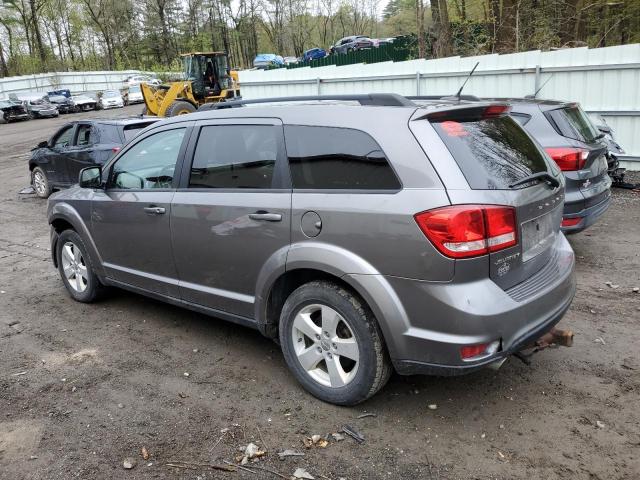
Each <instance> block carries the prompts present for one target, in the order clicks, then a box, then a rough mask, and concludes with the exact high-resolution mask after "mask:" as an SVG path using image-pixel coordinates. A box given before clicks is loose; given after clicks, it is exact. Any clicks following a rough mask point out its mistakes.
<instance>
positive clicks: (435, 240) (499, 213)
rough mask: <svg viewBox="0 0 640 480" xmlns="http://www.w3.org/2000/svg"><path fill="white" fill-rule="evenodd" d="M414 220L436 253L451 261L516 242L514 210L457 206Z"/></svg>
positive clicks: (481, 206) (438, 210)
mask: <svg viewBox="0 0 640 480" xmlns="http://www.w3.org/2000/svg"><path fill="white" fill-rule="evenodd" d="M414 218H415V220H416V223H417V224H418V226H419V227H420V230H422V233H424V234H425V236H426V237H427V238H428V239H429V240H430V241H431V243H432V244H433V245H434V246H435V247H436V248H437V249H438V251H439V252H440V253H442V254H443V255H446V256H447V257H451V258H469V257H477V256H479V255H486V254H487V253H489V252H497V251H498V250H503V249H505V248H508V247H512V246H513V245H516V244H517V243H518V239H517V234H516V213H515V209H514V208H513V207H506V206H498V205H456V206H452V207H443V208H436V209H434V210H428V211H426V212H421V213H417V214H416V215H415V216H414Z"/></svg>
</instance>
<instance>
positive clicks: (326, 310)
mask: <svg viewBox="0 0 640 480" xmlns="http://www.w3.org/2000/svg"><path fill="white" fill-rule="evenodd" d="M279 334H280V344H281V345H282V351H283V354H284V358H285V361H286V362H287V365H288V366H289V369H290V370H291V371H292V372H293V374H294V376H295V377H296V379H297V380H298V381H299V382H300V383H301V384H302V386H303V387H304V388H305V389H306V390H307V391H308V392H310V393H311V394H312V395H314V396H315V397H317V398H319V399H321V400H324V401H326V402H329V403H334V404H336V405H356V404H358V403H360V402H363V401H365V400H366V399H368V398H370V397H371V396H373V395H374V394H375V393H376V392H377V391H378V390H380V389H381V388H382V387H383V386H384V385H385V384H386V383H387V380H388V379H389V377H390V375H391V362H390V360H389V357H388V354H387V352H386V349H385V346H384V341H383V338H382V333H381V331H380V327H379V326H378V324H377V322H376V319H375V318H374V316H373V313H372V312H371V310H370V309H369V307H368V306H367V305H366V304H365V303H364V302H363V301H362V300H361V299H360V298H359V297H358V296H356V295H354V294H353V293H352V292H351V291H349V290H347V289H345V288H343V287H341V286H340V285H337V284H335V283H332V282H328V281H314V282H310V283H307V284H305V285H303V286H301V287H299V288H298V289H296V290H295V291H294V292H293V293H292V294H291V295H290V296H289V298H288V299H287V301H286V302H285V304H284V307H283V309H282V313H281V315H280V332H279Z"/></svg>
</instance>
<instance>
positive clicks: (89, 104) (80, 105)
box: [0, 79, 144, 123]
mask: <svg viewBox="0 0 640 480" xmlns="http://www.w3.org/2000/svg"><path fill="white" fill-rule="evenodd" d="M135 81H136V80H133V79H132V80H131V82H132V83H131V85H130V86H128V87H127V88H125V89H123V90H122V91H120V90H104V91H99V92H82V93H79V94H72V93H71V92H70V91H69V90H56V91H53V92H48V93H20V94H10V95H9V97H8V98H6V99H0V112H1V115H0V123H8V122H13V121H18V120H28V119H32V118H51V117H57V116H58V115H59V114H68V113H78V112H88V111H92V110H103V109H108V108H122V107H124V106H125V105H129V104H134V103H142V102H144V98H143V96H142V90H141V88H140V83H142V82H139V83H135Z"/></svg>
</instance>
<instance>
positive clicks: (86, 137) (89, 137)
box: [76, 125, 95, 147]
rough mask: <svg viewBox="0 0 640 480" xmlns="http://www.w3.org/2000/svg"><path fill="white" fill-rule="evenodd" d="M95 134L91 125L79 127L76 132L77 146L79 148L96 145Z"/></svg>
mask: <svg viewBox="0 0 640 480" xmlns="http://www.w3.org/2000/svg"><path fill="white" fill-rule="evenodd" d="M94 137H95V134H94V132H93V131H92V128H91V125H78V129H77V130H76V145H77V146H78V147H86V146H87V145H93V144H94V143H95V139H94Z"/></svg>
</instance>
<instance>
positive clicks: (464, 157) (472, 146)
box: [431, 115, 547, 190]
mask: <svg viewBox="0 0 640 480" xmlns="http://www.w3.org/2000/svg"><path fill="white" fill-rule="evenodd" d="M431 124H432V125H433V128H435V130H436V132H437V133H438V135H439V136H440V138H441V139H442V141H443V142H444V143H445V145H446V146H447V148H448V149H449V151H450V152H451V155H452V156H453V158H454V159H455V161H456V162H457V164H458V166H459V167H460V169H461V170H462V173H463V174H464V176H465V178H466V179H467V182H468V183H469V186H470V187H471V188H472V189H476V190H506V189H508V188H509V185H511V184H512V183H514V182H516V181H518V180H522V179H523V178H526V177H528V176H529V175H532V174H534V173H539V172H545V171H547V163H546V160H545V158H544V154H543V153H542V152H541V151H540V150H539V148H538V147H537V146H536V144H535V143H534V142H533V141H532V140H531V138H530V137H529V135H527V133H526V132H525V131H524V130H523V129H522V127H521V126H520V125H519V124H518V123H517V122H516V121H515V120H514V119H513V118H511V117H510V116H507V115H501V116H494V117H488V118H483V117H482V116H481V115H462V116H460V115H457V116H455V117H453V116H451V117H450V116H446V115H443V116H440V117H438V118H432V119H431Z"/></svg>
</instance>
